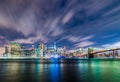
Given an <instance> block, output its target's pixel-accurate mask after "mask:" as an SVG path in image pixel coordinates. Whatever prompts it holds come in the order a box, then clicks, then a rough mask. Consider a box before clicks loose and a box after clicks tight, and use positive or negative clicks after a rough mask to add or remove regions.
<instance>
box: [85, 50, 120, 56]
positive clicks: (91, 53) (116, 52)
mask: <svg viewBox="0 0 120 82" xmlns="http://www.w3.org/2000/svg"><path fill="white" fill-rule="evenodd" d="M118 50H120V48H114V49H106V50H99V51H90V52H88V54H85V55H88V57H89V58H94V55H95V54H98V53H104V52H109V51H112V53H113V55H114V56H118Z"/></svg>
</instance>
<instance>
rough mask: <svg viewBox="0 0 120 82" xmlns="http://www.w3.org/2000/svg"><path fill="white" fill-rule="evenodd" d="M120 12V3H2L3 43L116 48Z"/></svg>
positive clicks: (64, 0)
mask: <svg viewBox="0 0 120 82" xmlns="http://www.w3.org/2000/svg"><path fill="white" fill-rule="evenodd" d="M119 13H120V1H119V0H109V1H108V0H102V1H101V0H71V1H69V0H51V1H49V0H2V1H0V39H1V41H0V43H1V44H7V43H10V42H12V41H17V42H19V43H26V44H34V43H36V42H37V41H44V42H45V43H49V42H54V41H59V42H62V44H63V45H68V44H69V45H70V46H72V47H89V46H96V45H97V46H100V45H105V46H109V43H111V42H112V43H113V45H115V44H114V42H116V41H119V40H120V39H119V36H118V35H119V34H120V33H119V31H120V27H119V26H120V14H119ZM6 31H7V32H6ZM114 34H115V35H114ZM105 38H107V39H105ZM108 39H109V40H108ZM106 44H107V45H106Z"/></svg>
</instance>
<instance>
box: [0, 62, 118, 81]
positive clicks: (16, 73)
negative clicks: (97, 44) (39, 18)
mask: <svg viewBox="0 0 120 82" xmlns="http://www.w3.org/2000/svg"><path fill="white" fill-rule="evenodd" d="M49 61H50V60H49ZM52 61H53V60H52ZM62 61H66V60H62ZM71 61H72V60H67V62H64V63H55V62H53V63H44V62H42V63H41V62H40V61H39V60H34V61H31V60H30V61H29V60H24V61H23V60H20V61H16V60H14V61H12V60H11V61H10V60H9V61H7V60H5V61H4V60H2V61H0V82H120V61H119V60H73V61H74V62H71Z"/></svg>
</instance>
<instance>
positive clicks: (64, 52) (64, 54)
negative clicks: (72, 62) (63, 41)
mask: <svg viewBox="0 0 120 82" xmlns="http://www.w3.org/2000/svg"><path fill="white" fill-rule="evenodd" d="M63 56H66V46H64V47H63Z"/></svg>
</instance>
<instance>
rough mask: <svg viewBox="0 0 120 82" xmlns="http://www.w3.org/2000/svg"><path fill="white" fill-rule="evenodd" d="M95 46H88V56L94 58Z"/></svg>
mask: <svg viewBox="0 0 120 82" xmlns="http://www.w3.org/2000/svg"><path fill="white" fill-rule="evenodd" d="M92 52H93V48H88V58H94V54H93V53H92Z"/></svg>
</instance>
